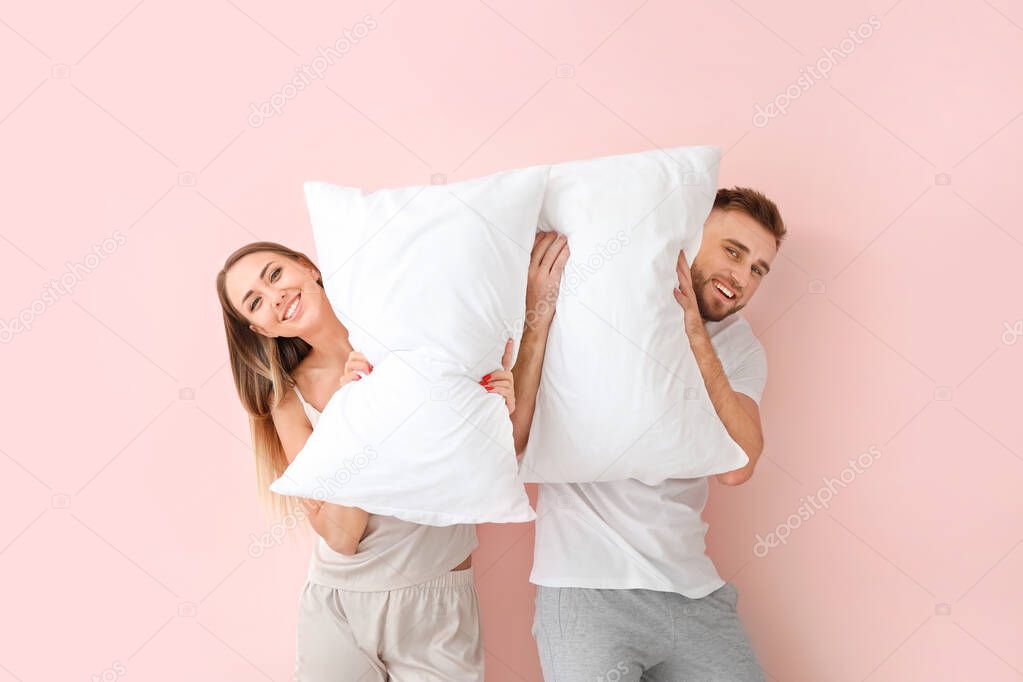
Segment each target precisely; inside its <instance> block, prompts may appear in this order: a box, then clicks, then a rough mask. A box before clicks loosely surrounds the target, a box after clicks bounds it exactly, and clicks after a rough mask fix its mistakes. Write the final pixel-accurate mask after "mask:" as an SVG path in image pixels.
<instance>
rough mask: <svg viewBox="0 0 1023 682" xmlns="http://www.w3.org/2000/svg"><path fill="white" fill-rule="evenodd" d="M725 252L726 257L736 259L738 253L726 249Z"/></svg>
mask: <svg viewBox="0 0 1023 682" xmlns="http://www.w3.org/2000/svg"><path fill="white" fill-rule="evenodd" d="M725 251H727V252H728V255H729V256H731V257H732V258H736V257H738V255H739V252H738V251H736V250H735V249H727V248H726V249H725Z"/></svg>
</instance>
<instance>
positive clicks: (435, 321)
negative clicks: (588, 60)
mask: <svg viewBox="0 0 1023 682" xmlns="http://www.w3.org/2000/svg"><path fill="white" fill-rule="evenodd" d="M547 173H548V168H547V167H535V168H527V169H523V170H518V171H509V172H505V173H498V174H495V175H491V176H488V177H485V178H479V179H476V180H470V181H467V182H462V183H457V184H452V185H440V186H427V187H412V188H406V189H396V190H381V191H377V192H373V193H371V194H366V193H364V192H362V191H361V190H358V189H354V188H346V187H337V186H334V185H329V184H326V183H319V182H310V183H306V185H305V190H306V199H307V202H308V205H309V214H310V218H311V221H312V226H313V235H314V237H315V241H316V252H317V257H318V261H319V266H320V271H321V272H322V273H323V282H324V288H325V289H326V293H327V297H328V299H329V300H330V302H331V305H332V306H333V307H334V309H335V310H336V311H337V313H338V316H339V317H340V319H341V321H342V322H343V323H344V324H345V326H346V327H347V328H348V330H349V333H350V340H351V343H352V345H353V347H354V348H355V349H356V350H359V351H360V352H362V353H364V354H365V355H366V356H367V358H368V359H369V361H370V362H371V363H372V364H373V365H374V370H373V372H372V373H371V374H369V375H368V376H366V377H364V378H363V379H362V380H361V381H356V382H353V383H350V384H348V385H347V386H345V387H344V388H342V389H341V390H339V391H337V392H336V393H335V394H334V395H333V397H331V399H330V401H329V402H328V403H327V405H326V406H325V407H324V410H323V416H322V418H321V419H320V423H319V425H318V427H317V428H316V429H315V430H314V431H313V434H312V435H311V436H310V438H309V440H308V441H307V443H306V445H305V447H304V448H303V449H302V450H301V451H300V452H299V453H298V455H297V456H296V457H295V459H294V461H293V462H292V463H291V465H290V466H289V467H288V469H287V470H286V471H285V473H284V475H283V476H282V477H281V478H279V479H278V480H277V481H275V482H274V484H273V485H272V486H271V490H273V491H274V492H277V493H280V494H283V495H296V496H301V497H309V498H314V499H322V500H327V501H329V502H335V503H338V504H344V505H350V506H356V507H361V508H362V509H365V510H366V511H368V512H370V513H371V514H381V515H388V516H395V517H397V518H400V519H403V520H406V521H411V522H413V523H421V524H427V525H437V526H445V525H451V524H462V523H485V522H513V521H529V520H532V519H533V518H535V514H534V512H533V510H532V509H531V508H530V506H529V501H528V498H527V497H526V494H525V490H524V489H523V487H522V484H521V482H519V481H517V480H516V474H517V469H516V460H515V455H514V444H513V440H512V428H511V420H510V419H509V418H508V412H507V409H506V408H505V404H504V400H503V399H502V398H501V397H500V396H498V395H496V394H492V393H488V392H487V391H486V390H485V389H484V388H483V387H482V386H480V385H479V383H478V382H479V380H480V378H481V377H482V376H483V375H484V374H486V373H487V372H490V371H492V370H494V369H497V368H499V367H500V360H501V355H502V351H503V349H504V341H505V339H507V338H509V336H515V335H514V330H515V329H516V328H520V324H519V321H520V320H521V319H522V318H523V316H524V312H525V311H524V308H525V273H526V270H527V267H528V260H529V251H530V248H531V247H532V244H533V235H534V233H535V230H536V224H537V217H538V214H539V210H540V204H541V201H542V198H543V192H544V187H545V183H546V179H547Z"/></svg>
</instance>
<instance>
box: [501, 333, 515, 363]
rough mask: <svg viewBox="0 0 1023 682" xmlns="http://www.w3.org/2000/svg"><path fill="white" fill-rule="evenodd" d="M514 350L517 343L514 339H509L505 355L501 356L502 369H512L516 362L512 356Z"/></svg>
mask: <svg viewBox="0 0 1023 682" xmlns="http://www.w3.org/2000/svg"><path fill="white" fill-rule="evenodd" d="M513 350H515V342H514V341H513V340H512V339H508V341H507V342H505V344H504V355H502V356H501V367H504V368H505V369H511V366H512V363H513V362H515V356H514V355H512V351H513Z"/></svg>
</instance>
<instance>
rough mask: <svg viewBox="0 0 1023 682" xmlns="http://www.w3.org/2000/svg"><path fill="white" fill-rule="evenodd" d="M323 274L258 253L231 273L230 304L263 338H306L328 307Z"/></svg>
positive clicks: (228, 280)
mask: <svg viewBox="0 0 1023 682" xmlns="http://www.w3.org/2000/svg"><path fill="white" fill-rule="evenodd" d="M317 277H319V273H317V272H316V269H315V268H314V267H313V266H312V265H309V264H306V263H303V262H301V261H297V260H292V259H291V258H289V257H287V256H284V255H282V254H278V253H273V252H272V251H257V252H255V253H250V254H248V255H246V256H244V257H242V258H241V259H239V260H238V262H236V263H235V264H234V265H232V266H231V268H230V269H229V270H228V271H227V274H226V276H225V280H224V285H225V287H226V289H227V297H228V300H230V301H231V303H232V304H233V305H234V307H235V309H236V310H238V311H239V312H240V313H241V314H242V316H243V317H244V318H245V319H246V320H248V322H249V328H250V329H252V331H254V332H256V333H257V334H262V335H263V336H269V337H275V336H286V337H294V336H303V335H304V334H305V333H307V332H309V331H310V330H312V329H314V328H315V327H316V324H317V321H318V319H319V316H320V313H321V311H322V306H323V304H324V296H323V288H322V287H320V285H319V284H317V283H316V279H317Z"/></svg>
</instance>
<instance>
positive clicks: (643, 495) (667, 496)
mask: <svg viewBox="0 0 1023 682" xmlns="http://www.w3.org/2000/svg"><path fill="white" fill-rule="evenodd" d="M706 326H707V332H708V333H709V334H710V337H711V342H712V343H713V345H714V349H715V351H716V352H717V355H718V358H719V359H720V360H721V365H722V367H723V368H724V370H725V374H726V375H727V377H728V382H729V384H730V385H731V387H732V390H734V391H736V392H738V393H743V394H745V395H748V396H749V397H750V398H752V399H753V400H755V401H756V402H757V404H759V403H760V396H761V395H762V394H763V391H764V384H765V383H766V382H767V358H766V356H765V354H764V349H763V346H761V345H760V342H759V341H757V338H756V337H755V336H754V335H753V330H752V329H751V328H750V326H749V323H747V322H746V320H745V319H743V318H742V317H741V316H740V315H737V314H736V315H731V316H730V317H727V318H725V319H724V320H722V321H721V322H708V323H707V325H706ZM538 490H539V497H538V499H537V506H536V512H537V520H536V544H535V546H534V550H533V571H532V573H531V574H530V576H529V580H530V582H532V583H534V584H537V585H545V586H549V587H588V588H598V589H648V590H659V591H662V592H677V593H679V594H682V595H684V596H686V597H690V598H693V599H697V598H700V597H704V596H706V595H708V594H710V593H711V592H713V591H714V590H716V589H718V588H719V587H721V586H722V585H724V581H723V580H722V579H721V577H720V576H719V575H718V573H717V570H716V569H715V568H714V563H713V562H712V561H711V560H710V558H709V557H708V556H707V555H706V551H705V550H706V545H705V544H704V536H705V534H706V532H707V524H706V523H704V521H703V519H702V518H701V516H700V515H701V513H702V512H703V507H704V505H705V504H706V502H707V491H708V485H707V479H706V478H691V479H668V480H665V481H662V482H661V483H658V484H655V485H647V484H645V483H642V482H640V481H637V480H633V479H629V480H624V481H607V482H600V483H541V484H540V485H539V486H538Z"/></svg>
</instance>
